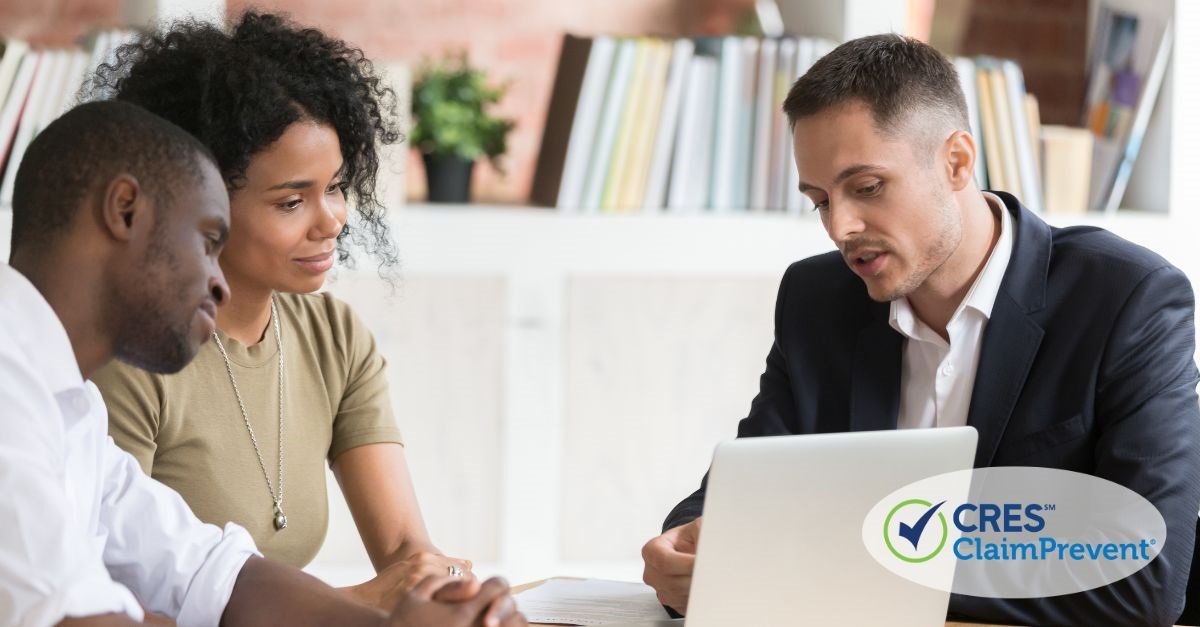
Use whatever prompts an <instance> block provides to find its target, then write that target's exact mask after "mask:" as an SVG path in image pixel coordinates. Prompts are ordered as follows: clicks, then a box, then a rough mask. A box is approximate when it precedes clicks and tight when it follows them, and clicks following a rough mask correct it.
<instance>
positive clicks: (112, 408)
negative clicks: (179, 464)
mask: <svg viewBox="0 0 1200 627" xmlns="http://www.w3.org/2000/svg"><path fill="white" fill-rule="evenodd" d="M92 382H93V383H95V384H96V387H97V388H99V389H100V395H101V396H103V397H104V404H105V406H106V407H107V408H108V434H109V435H110V436H112V439H113V441H114V442H116V444H117V446H118V447H120V448H121V449H123V450H125V451H126V452H128V453H129V454H130V455H133V457H134V459H136V460H137V462H138V465H139V466H141V467H142V472H144V473H146V474H147V475H149V474H151V470H152V469H153V467H154V452H155V451H156V450H157V449H158V444H157V442H156V440H157V439H158V427H159V424H160V422H159V420H160V417H161V415H162V386H161V377H158V376H156V375H154V374H151V373H149V372H146V371H145V370H142V369H140V368H135V367H133V366H130V365H129V364H126V363H122V362H119V361H117V360H113V361H111V362H109V363H108V365H107V366H105V367H104V368H101V369H100V371H99V372H97V373H96V374H95V375H94V376H93V377H92Z"/></svg>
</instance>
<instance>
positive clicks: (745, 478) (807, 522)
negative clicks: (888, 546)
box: [687, 427, 977, 627]
mask: <svg viewBox="0 0 1200 627" xmlns="http://www.w3.org/2000/svg"><path fill="white" fill-rule="evenodd" d="M976 439H977V435H976V432H975V429H974V428H972V427H948V428H939V429H906V430H889V431H862V432H853V433H837V434H816V435H795V436H778V437H760V438H742V439H738V440H733V441H729V442H724V443H722V444H720V445H719V446H718V447H717V449H716V452H715V454H714V455H713V464H712V468H711V469H710V472H709V480H708V494H707V497H706V499H705V506H704V520H703V523H702V525H701V528H700V543H699V547H698V550H697V555H696V569H695V572H694V574H693V578H692V588H691V593H690V598H689V601H688V617H687V624H688V626H689V627H727V626H728V625H763V626H769V625H795V624H800V623H805V624H811V625H829V624H841V625H868V624H879V625H883V624H886V625H889V626H894V627H899V626H905V625H914V626H915V625H919V626H922V627H925V626H928V625H941V624H942V623H944V622H945V620H946V608H947V606H948V604H949V600H950V595H949V593H948V592H944V591H941V590H935V589H933V588H927V587H924V586H921V585H919V584H917V583H914V582H911V581H909V580H907V579H904V578H902V577H900V576H898V575H896V574H894V573H892V572H890V571H888V570H887V569H885V568H884V567H883V566H881V565H880V564H879V563H878V562H877V561H875V559H874V558H872V557H871V555H870V554H869V553H868V552H867V549H866V547H865V546H864V544H863V522H864V519H865V517H866V515H867V513H868V512H869V511H870V510H871V508H872V507H874V506H875V505H876V504H877V503H878V502H879V501H880V500H881V499H883V498H885V497H887V496H888V495H890V494H891V493H892V492H893V491H895V490H897V489H899V488H901V487H903V486H905V485H907V484H909V483H913V482H915V481H919V480H921V479H926V478H929V477H932V476H934V475H939V474H942V473H947V472H951V471H955V470H966V469H969V468H971V467H972V464H973V462H974V459H975V445H976ZM962 491H963V494H962V496H963V497H964V498H965V497H966V495H967V486H966V485H965V484H964V485H963V490H962Z"/></svg>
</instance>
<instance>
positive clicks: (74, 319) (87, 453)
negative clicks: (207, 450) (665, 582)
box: [0, 102, 525, 626]
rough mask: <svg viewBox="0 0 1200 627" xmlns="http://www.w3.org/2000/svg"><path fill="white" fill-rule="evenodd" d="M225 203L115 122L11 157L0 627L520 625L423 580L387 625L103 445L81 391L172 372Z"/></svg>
mask: <svg viewBox="0 0 1200 627" xmlns="http://www.w3.org/2000/svg"><path fill="white" fill-rule="evenodd" d="M228 221H229V201H228V195H227V192H226V190H225V187H224V185H223V183H222V179H221V176H220V174H219V173H218V171H217V169H216V166H215V163H214V161H213V159H212V157H211V155H210V154H209V153H208V151H207V150H206V149H205V148H204V147H203V146H202V145H201V144H200V143H199V142H198V141H196V140H195V139H194V138H192V137H191V136H190V135H189V134H187V133H186V132H184V131H182V130H180V129H178V128H176V127H175V126H173V125H171V124H170V123H168V122H166V121H164V120H162V119H160V118H158V117H156V116H153V115H152V114H150V113H148V112H146V111H144V110H142V109H140V108H138V107H135V106H133V105H129V104H126V103H120V102H101V103H91V104H86V105H82V106H80V107H77V108H76V109H74V110H72V111H70V112H68V113H66V114H64V115H63V116H62V117H61V118H59V119H58V120H56V121H55V122H54V123H52V124H51V125H49V126H48V127H47V128H46V129H45V130H43V131H42V132H41V133H40V134H39V135H38V137H37V138H36V139H35V140H34V141H33V142H32V143H31V145H30V146H29V149H28V152H27V153H26V155H25V157H24V159H23V161H22V163H21V164H20V169H19V170H18V174H17V178H16V187H15V193H14V200H13V231H12V238H13V245H12V256H11V259H10V264H11V265H10V266H3V265H0V433H3V436H2V437H0V493H3V495H4V496H3V498H0V530H2V532H0V624H3V625H35V626H40V625H53V624H62V625H123V624H136V623H138V622H140V621H141V620H142V618H143V607H144V608H145V609H146V610H149V611H152V612H155V613H158V614H162V615H166V616H168V617H170V618H173V619H175V620H176V621H177V622H178V624H180V625H217V624H218V623H220V624H224V625H253V624H257V625H265V624H287V625H291V624H305V623H313V624H317V623H320V624H344V625H387V624H391V625H414V626H415V625H426V626H434V625H438V626H440V625H461V626H467V625H475V624H480V623H484V624H488V625H505V626H511V625H524V624H525V621H524V619H523V618H522V617H521V616H520V614H519V613H517V612H516V611H515V606H514V604H513V602H512V599H511V597H509V596H508V588H507V584H505V583H504V582H503V581H502V580H498V579H496V580H490V581H488V582H485V583H483V584H482V585H481V584H479V583H478V582H475V581H473V580H467V581H462V580H454V579H452V578H450V577H438V578H430V579H428V580H426V581H424V582H423V583H422V584H421V585H419V586H418V587H417V588H416V589H415V590H414V591H413V593H412V594H411V595H410V596H409V598H408V599H406V600H405V602H403V603H401V604H400V605H399V606H398V607H397V608H396V610H395V611H394V612H393V614H392V615H391V616H390V617H388V616H385V615H383V614H382V613H380V612H378V611H377V610H374V609H371V608H368V607H365V606H360V605H357V604H355V603H353V602H351V601H349V600H348V598H347V597H345V596H344V595H342V594H340V593H339V592H337V591H335V590H333V589H332V588H329V587H328V586H326V585H324V584H322V583H320V582H319V581H317V580H316V579H314V578H312V577H309V576H307V575H305V574H303V573H301V572H300V571H298V570H295V569H293V568H290V567H287V566H283V565H279V564H274V563H271V562H269V561H267V560H264V559H262V558H261V556H260V555H259V554H258V552H257V551H256V550H255V547H254V543H253V541H252V540H251V539H250V536H249V535H248V534H247V533H246V531H245V530H243V529H242V528H240V527H238V526H237V525H235V524H232V523H230V524H227V525H226V526H225V528H224V529H221V528H218V527H216V526H213V525H207V524H203V523H201V522H200V521H199V520H198V519H197V518H196V517H195V516H194V515H193V514H192V513H191V511H190V510H189V509H188V507H187V505H186V504H185V503H184V501H183V500H182V498H181V497H180V496H179V495H178V494H176V493H175V492H173V491H172V490H170V489H169V488H166V487H165V486H163V485H162V484H159V483H157V482H155V481H153V480H151V479H150V478H148V477H147V476H146V475H144V474H143V473H142V472H141V470H140V469H139V467H138V465H137V462H136V461H135V460H134V459H133V458H132V457H131V456H129V455H128V454H127V453H124V452H123V451H121V450H119V449H118V448H117V447H116V446H115V445H114V444H113V443H112V440H111V439H110V438H108V436H107V425H108V421H107V415H106V412H105V409H104V404H103V402H102V400H101V397H100V395H99V393H98V392H97V390H96V388H95V386H94V385H92V384H91V383H90V382H88V381H87V379H88V376H89V375H90V374H91V373H92V372H94V371H95V370H97V369H98V368H99V367H100V366H102V365H103V364H104V363H106V362H107V361H108V360H109V359H111V358H112V357H113V356H117V357H120V358H123V359H126V360H128V361H130V362H132V363H135V364H136V365H138V366H140V367H142V368H146V369H149V370H153V371H156V372H163V373H170V372H175V371H178V370H179V369H181V368H182V367H183V366H184V365H186V364H187V363H188V361H189V360H190V359H191V358H192V357H193V356H194V355H195V352H196V349H197V347H198V346H199V345H200V344H201V343H202V342H204V341H205V340H206V339H207V338H208V337H210V336H211V335H212V332H213V325H214V319H215V316H216V308H217V306H219V305H220V304H221V302H222V301H223V300H225V299H226V297H227V295H228V287H227V286H226V284H225V280H224V277H223V276H222V275H221V270H220V267H219V266H218V264H217V256H218V254H219V253H220V250H221V247H222V245H223V243H224V241H225V239H226V235H227V230H228Z"/></svg>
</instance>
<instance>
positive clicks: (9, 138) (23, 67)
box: [0, 52, 42, 181]
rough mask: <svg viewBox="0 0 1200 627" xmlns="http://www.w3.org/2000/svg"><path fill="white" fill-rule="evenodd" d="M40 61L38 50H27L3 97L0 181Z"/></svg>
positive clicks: (0, 128) (0, 129) (13, 167)
mask: <svg viewBox="0 0 1200 627" xmlns="http://www.w3.org/2000/svg"><path fill="white" fill-rule="evenodd" d="M41 61H42V54H41V53H40V52H27V53H26V54H25V55H24V56H22V58H21V64H20V66H19V67H18V68H17V73H16V76H15V77H14V78H13V82H12V86H11V87H10V88H9V90H8V98H6V99H5V101H4V106H3V108H0V181H3V173H4V172H5V171H6V170H8V169H10V168H8V167H6V166H7V165H8V164H9V163H10V162H11V161H12V160H11V159H9V158H8V157H9V156H10V155H11V153H12V147H13V141H14V139H15V138H16V135H17V128H18V126H19V124H20V121H21V113H22V112H23V111H24V110H25V107H26V106H27V105H28V102H29V96H30V94H31V93H32V91H33V82H34V78H35V76H36V75H37V71H38V68H39V66H40V65H41ZM16 167H17V166H16V165H12V166H11V169H15V168H16Z"/></svg>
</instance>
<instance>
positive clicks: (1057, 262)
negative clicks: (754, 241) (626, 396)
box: [643, 35, 1200, 625]
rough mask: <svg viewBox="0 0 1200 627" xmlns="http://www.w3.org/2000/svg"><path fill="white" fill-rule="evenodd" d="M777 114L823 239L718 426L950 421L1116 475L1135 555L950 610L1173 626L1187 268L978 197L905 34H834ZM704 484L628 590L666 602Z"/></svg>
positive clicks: (1190, 487)
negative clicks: (1094, 573) (1106, 568)
mask: <svg viewBox="0 0 1200 627" xmlns="http://www.w3.org/2000/svg"><path fill="white" fill-rule="evenodd" d="M784 111H785V113H786V114H787V116H788V119H789V122H790V123H791V126H792V130H793V139H794V143H795V152H796V164H797V168H798V170H799V174H800V189H801V191H802V192H804V193H805V194H806V195H808V197H809V198H810V199H812V201H813V202H814V204H815V206H816V210H817V211H819V212H820V216H821V221H822V223H823V225H824V226H825V229H826V230H827V231H828V233H829V236H830V238H831V239H832V240H833V241H834V243H835V244H836V245H837V248H838V250H837V251H836V252H831V253H828V254H825V255H819V256H816V257H812V258H809V259H805V260H803V261H800V262H797V263H795V264H793V265H792V266H791V267H790V268H789V269H788V271H787V273H786V274H785V275H784V278H783V282H782V285H781V287H780V290H779V298H778V302H777V305H776V313H775V342H774V345H773V346H772V347H771V350H770V353H769V354H768V355H767V364H766V372H764V373H763V375H762V378H761V380H760V384H759V385H760V387H759V393H758V396H757V397H756V398H755V399H754V401H753V403H752V405H751V408H750V415H749V416H748V417H747V418H745V419H744V420H742V421H741V423H740V425H739V426H738V437H755V436H766V435H786V434H804V433H827V432H838V431H865V430H876V429H895V428H926V427H941V426H954V425H964V424H966V425H971V426H973V427H975V429H977V430H978V432H979V447H978V450H977V452H976V457H975V466H976V467H989V466H1039V467H1048V468H1061V469H1066V470H1072V471H1076V472H1082V473H1089V474H1092V475H1095V476H1098V477H1102V478H1105V479H1108V480H1111V481H1114V482H1116V483H1119V484H1121V485H1124V486H1126V487H1128V488H1130V489H1131V490H1133V491H1135V492H1137V493H1138V494H1140V495H1142V496H1143V497H1145V498H1146V499H1147V500H1149V501H1150V503H1152V504H1153V505H1155V506H1156V507H1157V508H1158V510H1159V511H1160V512H1161V513H1162V515H1163V518H1164V519H1165V521H1166V524H1167V540H1166V542H1165V543H1164V544H1163V546H1162V550H1161V552H1160V553H1159V555H1158V557H1157V558H1156V559H1155V560H1154V561H1152V562H1151V563H1150V564H1149V565H1148V566H1146V567H1145V568H1144V569H1142V570H1141V571H1139V572H1138V573H1136V574H1134V575H1132V576H1130V577H1128V578H1126V579H1123V580H1121V581H1118V582H1116V583H1113V584H1111V585H1109V586H1106V587H1103V588H1099V589H1095V590H1090V591H1087V592H1081V593H1076V594H1071V595H1065V596H1059V597H1054V598H1047V599H1011V600H1010V599H988V598H980V597H967V596H961V595H953V596H952V597H951V602H950V612H951V615H953V616H961V617H966V618H972V619H978V620H985V621H995V622H1016V623H1023V624H1121V625H1133V624H1137V625H1142V624H1170V623H1172V622H1173V621H1175V620H1176V619H1177V618H1178V617H1179V616H1180V612H1181V611H1182V610H1183V608H1184V602H1185V588H1186V587H1187V582H1188V573H1189V569H1190V567H1191V563H1192V558H1193V551H1194V548H1195V544H1196V532H1197V511H1198V509H1200V404H1198V402H1197V396H1196V386H1197V382H1198V381H1200V374H1198V373H1197V369H1196V365H1195V361H1194V353H1195V323H1194V310H1195V303H1194V297H1193V294H1192V289H1191V286H1190V284H1189V282H1188V280H1187V278H1186V277H1185V276H1184V275H1183V274H1182V273H1181V272H1180V271H1179V270H1177V269H1176V268H1174V267H1173V266H1171V264H1169V263H1167V262H1166V261H1165V260H1163V259H1162V258H1161V257H1159V256H1158V255H1156V254H1154V253H1152V252H1150V251H1148V250H1146V249H1144V248H1141V247H1139V246H1136V245H1134V244H1131V243H1129V242H1127V241H1125V240H1123V239H1121V238H1119V237H1116V236H1114V235H1112V234H1110V233H1108V232H1106V231H1104V230H1101V229H1098V228H1093V227H1075V228H1067V229H1056V228H1052V227H1050V226H1048V225H1047V224H1046V223H1045V222H1043V221H1042V220H1041V219H1040V218H1038V217H1037V216H1036V215H1034V214H1033V213H1031V212H1030V211H1029V210H1028V209H1026V208H1025V207H1023V206H1022V205H1021V203H1020V202H1019V201H1018V200H1017V199H1016V198H1014V197H1013V196H1011V195H1009V194H1006V193H1001V192H995V193H990V192H981V191H980V190H979V188H978V187H977V186H976V182H975V180H974V171H975V160H976V155H977V150H978V148H977V146H976V144H975V140H974V139H973V138H972V137H971V135H970V133H969V129H970V126H969V122H968V118H967V107H966V103H965V100H964V97H963V93H962V90H961V88H960V86H959V82H958V77H957V75H956V74H955V71H954V69H953V66H952V65H951V64H950V63H949V62H948V61H947V60H946V59H945V58H944V57H943V56H941V55H940V54H939V53H938V52H937V51H935V50H933V49H932V48H930V47H929V46H927V45H925V44H922V43H920V42H917V41H915V40H910V39H906V38H902V37H899V36H897V35H878V36H871V37H865V38H862V39H857V40H854V41H851V42H848V43H846V44H844V45H842V46H840V47H838V48H837V49H836V50H834V51H833V52H831V53H830V54H829V55H827V56H826V57H824V58H823V59H821V60H820V61H818V62H817V63H816V65H814V66H813V68H812V69H811V70H809V72H808V73H807V74H805V75H804V76H803V77H802V78H800V80H799V81H797V82H796V84H795V85H794V86H793V87H792V89H791V92H790V93H789V94H788V97H787V100H786V102H785V103H784ZM803 480H805V479H804V478H797V481H803ZM705 487H706V481H705V482H702V483H701V486H700V489H699V490H698V491H696V493H694V494H692V495H691V496H689V497H688V498H687V499H685V500H684V501H683V502H681V503H680V504H679V505H678V506H676V507H675V509H674V510H673V511H672V512H671V513H670V515H669V516H668V517H667V519H666V523H665V524H664V531H665V532H664V534H663V535H662V536H659V537H658V538H655V539H653V540H651V541H650V542H649V543H647V545H646V546H645V548H644V549H643V557H644V559H645V561H646V572H645V580H646V582H647V583H648V584H650V585H651V586H653V587H654V588H655V589H656V590H657V591H658V593H659V598H660V600H662V601H663V603H664V604H666V605H668V606H669V607H672V608H674V609H676V610H678V611H680V612H686V608H687V595H688V587H689V585H690V582H691V571H692V565H693V563H694V559H695V557H694V553H695V547H696V544H697V541H698V538H699V529H700V523H701V520H702V518H701V515H702V512H703V505H704V495H705ZM1189 613H1190V612H1189Z"/></svg>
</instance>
